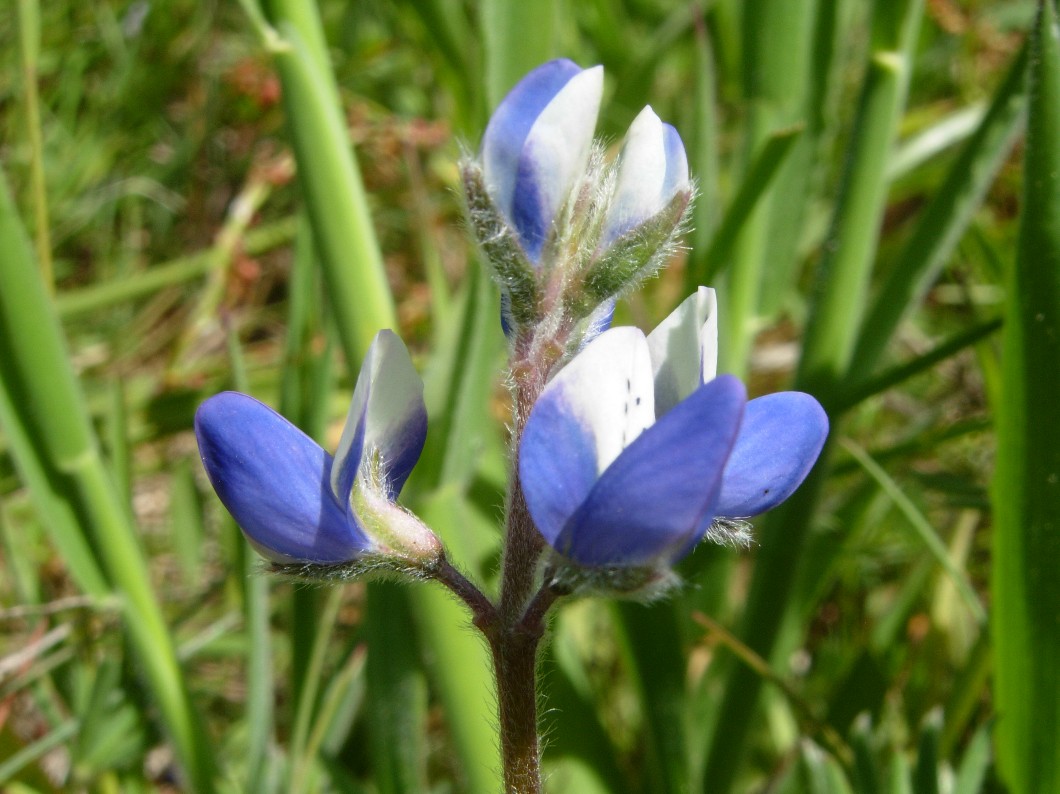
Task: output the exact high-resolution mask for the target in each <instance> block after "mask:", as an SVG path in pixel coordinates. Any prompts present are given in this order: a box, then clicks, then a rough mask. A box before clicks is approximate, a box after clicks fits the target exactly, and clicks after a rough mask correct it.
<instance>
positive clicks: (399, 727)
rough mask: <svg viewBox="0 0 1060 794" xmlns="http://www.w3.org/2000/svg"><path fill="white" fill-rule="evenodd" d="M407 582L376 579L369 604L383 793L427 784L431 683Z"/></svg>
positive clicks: (411, 792) (371, 682) (375, 743)
mask: <svg viewBox="0 0 1060 794" xmlns="http://www.w3.org/2000/svg"><path fill="white" fill-rule="evenodd" d="M406 588H407V585H405V584H399V583H395V582H376V583H374V584H373V585H372V587H371V588H370V589H369V591H368V598H367V601H366V609H365V624H364V629H365V636H366V638H367V640H368V648H369V649H370V650H369V653H368V661H367V668H366V670H365V676H366V678H367V682H368V703H369V708H370V709H371V714H372V721H371V724H370V725H369V726H368V731H369V738H370V740H371V743H372V757H373V760H374V762H375V763H374V771H375V774H374V778H375V783H376V785H377V786H378V787H379V791H380V792H381V794H418V792H421V791H424V790H426V787H427V786H426V784H427V770H426V759H427V752H426V741H425V739H424V731H425V723H426V719H427V718H426V712H427V686H426V682H425V680H424V676H423V671H422V669H421V668H420V663H419V648H418V647H417V644H416V627H415V625H414V624H413V617H412V611H411V610H410V607H409V601H410V599H409V598H408V594H407V593H406V592H405V591H406ZM445 628H446V629H447V630H449V631H452V628H451V627H449V626H446V627H445Z"/></svg>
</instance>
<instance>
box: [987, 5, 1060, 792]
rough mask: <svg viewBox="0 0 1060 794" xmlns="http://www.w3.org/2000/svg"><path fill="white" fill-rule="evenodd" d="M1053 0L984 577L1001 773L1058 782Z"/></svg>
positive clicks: (1059, 286) (1041, 28)
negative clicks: (990, 608)
mask: <svg viewBox="0 0 1060 794" xmlns="http://www.w3.org/2000/svg"><path fill="white" fill-rule="evenodd" d="M1057 16H1058V12H1057V8H1056V5H1055V3H1054V0H1043V2H1041V3H1040V6H1039V13H1038V20H1037V22H1036V24H1035V29H1034V34H1033V40H1032V44H1031V57H1030V64H1031V65H1030V76H1029V87H1028V88H1029V90H1028V96H1029V97H1030V105H1029V109H1028V118H1027V145H1026V152H1025V160H1024V169H1023V173H1024V179H1025V183H1024V193H1023V202H1022V204H1023V218H1022V223H1021V228H1020V241H1019V250H1018V253H1017V257H1016V265H1015V268H1014V269H1013V270H1012V273H1011V276H1010V278H1009V280H1008V290H1009V291H1008V302H1007V305H1006V320H1005V340H1004V360H1003V362H1002V368H1003V369H1002V371H1003V378H1002V395H1003V396H1002V400H1001V404H1000V405H998V406H997V413H998V421H997V435H998V459H997V469H996V473H995V478H994V489H993V499H994V509H995V527H994V537H993V565H992V571H991V587H992V595H993V604H994V616H993V633H992V636H993V640H994V652H995V656H994V659H995V665H996V668H995V679H994V680H995V707H996V709H997V712H998V715H999V720H998V724H997V734H996V736H997V754H998V766H999V768H1000V771H1001V775H1002V777H1003V779H1004V781H1005V782H1006V783H1007V785H1008V787H1009V788H1010V789H1011V790H1013V791H1058V790H1060V753H1057V751H1056V748H1057V747H1060V677H1058V676H1057V675H1056V671H1057V669H1060V632H1058V631H1057V625H1056V616H1057V615H1058V614H1060V577H1058V576H1057V571H1058V570H1060V484H1058V483H1060V422H1057V421H1056V395H1057V393H1058V392H1060V375H1058V371H1057V366H1056V363H1057V361H1060V178H1057V176H1058V175H1060V135H1058V134H1057V131H1058V130H1060V41H1058V40H1057V36H1056V30H1057V24H1058V22H1057Z"/></svg>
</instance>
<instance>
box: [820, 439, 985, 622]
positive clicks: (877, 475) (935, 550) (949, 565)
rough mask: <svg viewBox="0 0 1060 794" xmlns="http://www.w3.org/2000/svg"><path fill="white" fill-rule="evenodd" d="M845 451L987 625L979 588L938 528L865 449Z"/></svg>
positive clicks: (849, 447)
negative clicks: (871, 479) (977, 591)
mask: <svg viewBox="0 0 1060 794" xmlns="http://www.w3.org/2000/svg"><path fill="white" fill-rule="evenodd" d="M841 443H842V445H843V449H845V450H846V451H847V452H849V453H850V454H851V455H852V456H853V457H854V459H855V460H857V462H858V463H859V464H861V467H862V468H863V469H865V471H866V472H867V473H868V474H869V476H870V477H872V478H873V479H874V480H875V481H876V483H877V484H878V485H879V486H880V488H882V489H883V491H884V493H886V494H887V496H889V497H890V498H891V500H892V501H893V502H894V504H895V506H897V507H898V509H899V510H900V511H901V512H902V515H904V516H905V517H906V519H907V520H908V521H909V523H910V525H911V526H912V527H913V529H914V530H915V531H916V534H917V537H919V538H920V541H921V542H922V543H923V544H924V545H925V546H926V547H927V550H928V552H929V553H930V554H931V556H932V557H934V559H935V562H937V563H938V564H939V566H940V567H941V568H942V570H944V571H945V572H946V575H947V576H949V577H950V581H952V582H953V585H954V586H955V587H956V588H957V592H959V593H960V594H961V597H962V598H963V599H964V601H965V603H966V604H967V605H968V608H969V609H970V610H971V611H972V614H973V615H974V616H975V619H976V620H977V621H979V623H981V624H983V625H985V624H986V609H984V608H983V605H982V604H981V603H980V601H979V596H978V595H976V592H975V588H973V587H972V584H971V582H969V581H968V578H967V577H966V576H965V575H964V572H963V571H961V570H960V569H959V568H958V567H957V565H956V563H954V561H953V558H952V557H951V556H950V553H949V550H948V549H947V548H946V544H945V543H943V542H942V540H941V539H940V538H939V536H938V535H937V534H935V529H934V527H932V526H931V523H930V522H929V521H928V520H927V519H926V518H925V517H924V514H923V513H921V512H920V510H918V509H917V507H916V505H914V504H913V502H912V501H911V500H910V499H909V497H908V496H906V495H905V493H904V492H903V491H902V489H901V488H899V487H898V484H897V483H896V482H895V481H894V480H893V479H891V477H890V475H889V474H887V472H886V471H884V470H883V468H882V467H881V466H880V465H879V464H878V463H877V462H876V461H874V460H873V459H872V458H871V457H870V456H869V455H868V454H867V453H866V452H865V450H863V449H861V448H860V447H858V446H857V445H856V444H854V443H853V442H850V441H846V440H844V441H843V442H841Z"/></svg>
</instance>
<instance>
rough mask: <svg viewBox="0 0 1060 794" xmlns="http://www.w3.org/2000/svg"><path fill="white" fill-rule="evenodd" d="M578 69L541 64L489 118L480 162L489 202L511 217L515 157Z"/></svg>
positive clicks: (516, 166) (560, 61)
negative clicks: (541, 116) (536, 122)
mask: <svg viewBox="0 0 1060 794" xmlns="http://www.w3.org/2000/svg"><path fill="white" fill-rule="evenodd" d="M579 72H581V68H580V67H579V66H578V65H577V64H576V63H574V62H573V61H568V60H566V59H557V60H554V61H549V62H548V63H545V64H542V65H541V66H539V67H537V68H536V69H534V70H533V71H532V72H530V73H529V74H528V75H527V76H526V77H524V78H523V79H522V80H520V81H519V83H518V84H517V85H516V86H515V88H513V89H512V90H511V91H510V92H509V94H508V95H507V96H506V97H505V98H504V100H503V101H502V102H501V104H500V105H499V106H498V107H497V109H496V110H495V111H494V113H493V116H491V117H490V121H489V124H488V125H487V126H486V132H485V134H484V135H483V137H482V163H483V169H484V172H485V177H486V184H487V185H489V188H490V192H491V193H492V195H493V200H494V201H495V202H496V204H497V207H498V209H500V210H501V212H503V213H504V214H505V215H506V216H508V217H511V211H512V196H513V194H514V192H515V180H516V173H517V171H518V169H519V157H520V155H521V154H522V152H523V145H524V144H525V143H526V136H527V135H529V134H530V128H531V127H533V126H534V122H535V121H537V117H538V116H539V115H540V114H541V111H543V110H544V109H545V107H546V106H547V105H548V103H549V102H551V101H552V99H553V97H555V96H556V94H558V93H559V92H560V90H561V89H562V88H563V86H565V85H566V84H567V83H568V81H570V79H571V78H572V77H574V75H576V74H578V73H579Z"/></svg>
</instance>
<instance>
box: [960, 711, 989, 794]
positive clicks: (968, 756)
mask: <svg viewBox="0 0 1060 794" xmlns="http://www.w3.org/2000/svg"><path fill="white" fill-rule="evenodd" d="M989 768H990V729H989V727H987V726H984V727H982V728H980V729H979V730H978V731H976V732H975V736H973V737H972V740H971V741H970V742H969V743H968V749H966V750H965V751H964V756H963V757H962V758H961V765H960V767H958V769H957V780H956V781H954V784H953V794H979V792H981V791H982V790H983V783H984V782H985V780H986V773H987V770H988V769H989Z"/></svg>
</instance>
